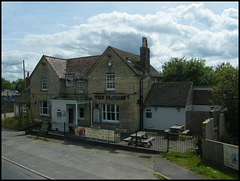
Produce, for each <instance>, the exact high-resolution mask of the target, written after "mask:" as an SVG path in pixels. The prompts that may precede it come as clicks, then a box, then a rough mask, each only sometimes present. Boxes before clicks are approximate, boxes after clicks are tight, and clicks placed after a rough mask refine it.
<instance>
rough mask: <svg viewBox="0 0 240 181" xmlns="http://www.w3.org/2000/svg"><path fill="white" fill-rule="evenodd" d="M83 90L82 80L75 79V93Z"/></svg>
mask: <svg viewBox="0 0 240 181" xmlns="http://www.w3.org/2000/svg"><path fill="white" fill-rule="evenodd" d="M83 90H84V81H83V80H78V81H77V93H79V94H82V93H83Z"/></svg>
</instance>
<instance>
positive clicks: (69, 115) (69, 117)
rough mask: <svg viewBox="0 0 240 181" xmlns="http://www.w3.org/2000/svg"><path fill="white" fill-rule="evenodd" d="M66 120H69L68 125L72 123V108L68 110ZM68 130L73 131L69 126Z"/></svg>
mask: <svg viewBox="0 0 240 181" xmlns="http://www.w3.org/2000/svg"><path fill="white" fill-rule="evenodd" d="M68 120H69V125H70V124H73V123H74V115H73V108H69V109H68ZM69 130H70V131H72V130H73V128H72V126H69Z"/></svg>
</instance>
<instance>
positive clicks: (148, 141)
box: [141, 137, 155, 146]
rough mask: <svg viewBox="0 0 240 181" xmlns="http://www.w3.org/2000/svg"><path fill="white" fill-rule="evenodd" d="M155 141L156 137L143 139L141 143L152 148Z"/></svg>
mask: <svg viewBox="0 0 240 181" xmlns="http://www.w3.org/2000/svg"><path fill="white" fill-rule="evenodd" d="M153 140H155V137H149V138H147V139H142V140H141V142H142V143H143V144H144V145H145V146H147V145H148V143H149V144H150V145H149V146H152V141H153Z"/></svg>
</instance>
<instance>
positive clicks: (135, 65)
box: [44, 47, 162, 78]
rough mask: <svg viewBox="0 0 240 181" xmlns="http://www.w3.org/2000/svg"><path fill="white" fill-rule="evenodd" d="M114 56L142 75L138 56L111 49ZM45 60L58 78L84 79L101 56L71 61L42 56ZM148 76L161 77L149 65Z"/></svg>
mask: <svg viewBox="0 0 240 181" xmlns="http://www.w3.org/2000/svg"><path fill="white" fill-rule="evenodd" d="M110 48H112V49H113V51H115V53H116V54H118V55H119V56H120V58H121V59H122V60H123V61H124V62H125V63H126V64H127V65H128V66H129V67H130V68H131V69H132V70H133V71H134V72H135V73H136V74H137V75H143V71H142V69H141V68H140V66H139V62H140V56H139V55H136V54H133V53H129V52H126V51H123V50H119V49H117V48H113V47H110ZM44 57H45V59H46V60H47V61H48V62H49V63H50V65H51V66H52V67H53V69H54V70H55V72H56V73H57V75H58V76H59V78H65V74H64V73H66V72H72V73H75V74H76V75H77V76H78V77H86V76H87V73H88V72H89V71H90V69H91V68H92V67H93V65H94V64H95V63H96V62H97V60H98V59H99V58H100V57H101V55H96V56H89V57H80V58H71V59H62V58H56V57H50V56H46V55H44ZM150 75H152V76H154V77H162V76H161V74H160V73H159V72H158V71H157V70H156V69H154V68H153V67H152V66H151V65H150Z"/></svg>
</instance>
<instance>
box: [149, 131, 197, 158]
mask: <svg viewBox="0 0 240 181" xmlns="http://www.w3.org/2000/svg"><path fill="white" fill-rule="evenodd" d="M146 134H147V135H148V136H149V137H155V140H154V141H153V142H152V147H150V148H149V149H153V150H158V151H160V152H178V153H185V154H193V153H196V152H197V149H198V145H197V139H196V138H195V137H194V136H192V135H181V134H180V135H173V134H169V133H164V132H146Z"/></svg>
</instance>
